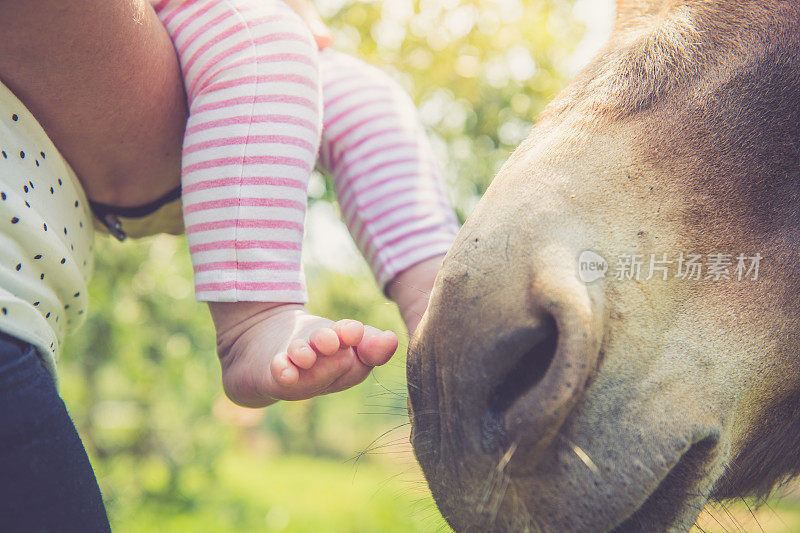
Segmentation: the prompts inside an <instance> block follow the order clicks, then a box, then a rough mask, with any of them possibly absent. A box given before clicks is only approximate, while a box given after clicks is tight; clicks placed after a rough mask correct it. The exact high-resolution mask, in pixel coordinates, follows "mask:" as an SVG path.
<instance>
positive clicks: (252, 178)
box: [156, 0, 321, 302]
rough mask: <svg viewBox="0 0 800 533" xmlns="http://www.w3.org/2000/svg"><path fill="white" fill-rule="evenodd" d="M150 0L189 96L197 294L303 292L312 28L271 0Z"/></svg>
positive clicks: (255, 296) (312, 104)
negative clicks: (154, 0)
mask: <svg viewBox="0 0 800 533" xmlns="http://www.w3.org/2000/svg"><path fill="white" fill-rule="evenodd" d="M156 10H157V12H158V13H159V17H160V18H161V20H162V22H163V23H164V25H165V26H166V28H167V30H168V32H169V33H170V35H171V37H172V39H173V42H174V43H175V47H176V49H177V51H178V55H179V57H180V63H181V68H182V70H183V75H184V80H185V87H186V93H187V97H188V101H189V113H190V116H189V121H188V124H187V129H186V136H185V139H184V147H183V163H182V164H183V176H182V186H183V206H184V221H185V224H186V235H187V239H188V242H189V250H190V253H191V256H192V263H193V265H194V269H195V292H196V296H197V298H198V299H199V300H205V301H270V302H304V301H306V300H307V296H306V291H305V284H304V281H303V275H302V269H301V265H300V259H301V244H302V237H303V227H304V226H303V225H304V218H305V210H306V189H307V184H308V179H309V177H310V175H311V171H312V169H313V166H314V162H315V159H316V154H317V149H318V145H319V135H320V122H321V110H320V89H319V72H318V66H317V48H316V45H315V43H314V40H313V38H312V37H311V35H310V33H309V31H308V29H307V28H306V26H305V24H304V23H303V22H302V21H301V20H300V18H299V17H298V16H296V15H295V13H294V12H292V11H291V10H290V9H289V8H288V7H287V6H286V5H285V4H284V3H283V2H281V1H279V0H196V1H176V0H172V1H170V0H166V1H162V2H161V3H159V4H157V5H156Z"/></svg>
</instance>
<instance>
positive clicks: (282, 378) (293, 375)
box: [269, 352, 300, 385]
mask: <svg viewBox="0 0 800 533" xmlns="http://www.w3.org/2000/svg"><path fill="white" fill-rule="evenodd" d="M269 371H270V374H272V379H274V380H275V382H276V383H278V384H280V385H294V384H295V383H297V381H298V380H299V379H300V371H299V370H297V367H296V366H294V364H292V362H291V361H290V360H289V356H288V354H287V353H286V352H283V353H279V354H278V355H276V356H275V357H273V358H272V361H271V362H270V364H269Z"/></svg>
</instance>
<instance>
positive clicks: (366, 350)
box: [356, 326, 398, 366]
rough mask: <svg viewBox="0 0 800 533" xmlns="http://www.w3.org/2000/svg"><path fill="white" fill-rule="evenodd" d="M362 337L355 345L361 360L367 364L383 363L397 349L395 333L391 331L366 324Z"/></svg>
mask: <svg viewBox="0 0 800 533" xmlns="http://www.w3.org/2000/svg"><path fill="white" fill-rule="evenodd" d="M365 328H366V332H365V333H364V339H363V340H362V341H361V343H359V345H358V347H357V350H356V351H357V353H358V357H359V359H361V362H363V363H364V364H365V365H367V366H379V365H382V364H385V363H386V362H387V361H389V359H391V358H392V355H394V352H395V350H397V344H398V341H397V335H395V334H394V332H392V331H381V330H379V329H377V328H373V327H371V326H366V327H365Z"/></svg>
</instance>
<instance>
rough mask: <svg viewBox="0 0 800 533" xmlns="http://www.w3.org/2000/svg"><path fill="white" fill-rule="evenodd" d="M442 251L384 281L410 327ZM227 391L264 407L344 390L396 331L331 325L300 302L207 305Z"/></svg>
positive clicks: (380, 359) (380, 357)
mask: <svg viewBox="0 0 800 533" xmlns="http://www.w3.org/2000/svg"><path fill="white" fill-rule="evenodd" d="M441 262H442V256H439V257H434V258H432V259H428V260H427V261H423V262H421V263H418V264H417V265H414V266H413V267H411V268H409V269H407V270H405V271H403V272H402V273H400V274H398V276H397V277H396V278H395V280H394V281H392V282H390V284H389V290H388V292H389V296H390V297H391V298H392V299H393V300H394V301H396V302H397V303H398V305H399V306H400V312H401V315H402V316H403V319H404V320H405V323H406V327H407V328H408V331H409V332H413V331H414V329H416V326H417V324H419V320H420V318H421V317H422V314H423V313H424V312H425V308H426V307H427V303H428V294H429V291H430V288H431V287H432V286H433V280H434V278H435V276H436V272H437V271H438V269H439V265H441ZM209 309H211V316H212V317H213V319H214V324H215V326H216V328H217V351H218V353H219V357H220V361H221V363H222V371H223V377H222V382H223V386H224V388H225V393H226V394H227V395H228V397H229V398H230V399H231V400H233V401H234V402H236V403H238V404H239V405H243V406H245V407H263V406H266V405H269V404H272V403H274V402H276V401H277V400H302V399H306V398H311V397H314V396H319V395H321V394H329V393H332V392H338V391H341V390H344V389H348V388H350V387H352V386H354V385H357V384H359V383H361V382H362V381H364V380H365V379H366V378H367V376H368V375H369V373H370V372H371V371H372V368H373V367H376V366H379V365H382V364H384V363H386V362H387V361H389V359H390V358H391V356H392V355H393V354H394V352H395V350H397V344H398V341H397V335H395V334H394V333H393V332H391V331H380V330H378V329H376V328H373V327H371V326H365V325H363V324H361V323H360V322H358V321H356V320H349V319H344V320H340V321H338V322H333V321H332V320H329V319H327V318H323V317H318V316H314V315H312V314H310V313H308V311H306V309H305V307H304V306H303V305H300V304H291V303H267V302H233V303H217V302H211V303H209Z"/></svg>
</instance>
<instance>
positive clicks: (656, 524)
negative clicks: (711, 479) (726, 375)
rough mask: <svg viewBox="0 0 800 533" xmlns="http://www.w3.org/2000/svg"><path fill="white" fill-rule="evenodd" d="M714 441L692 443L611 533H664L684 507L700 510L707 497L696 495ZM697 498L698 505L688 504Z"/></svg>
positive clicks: (711, 437) (679, 515) (704, 475)
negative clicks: (645, 526) (658, 531)
mask: <svg viewBox="0 0 800 533" xmlns="http://www.w3.org/2000/svg"><path fill="white" fill-rule="evenodd" d="M717 441H718V437H717V436H715V435H713V434H712V435H711V436H707V437H705V438H703V439H701V440H698V441H695V442H694V443H693V444H692V445H691V447H690V448H689V449H688V450H687V451H686V452H685V453H683V454H682V455H681V456H680V457H679V458H678V460H677V461H675V462H674V463H673V464H672V465H671V466H670V467H668V468H667V469H666V471H665V473H664V477H663V479H662V480H661V482H660V483H659V484H658V486H657V487H656V488H655V489H654V490H653V491H652V492H651V493H650V494H649V496H648V497H647V499H646V500H645V501H644V502H643V503H642V504H641V505H640V506H639V507H638V508H636V509H634V510H633V511H632V512H631V514H630V515H629V516H627V517H626V518H625V519H624V520H623V521H622V523H620V524H619V525H617V526H616V527H615V528H614V529H613V531H612V533H622V532H626V533H628V532H633V531H645V530H644V529H642V528H643V524H647V531H656V530H662V529H663V530H667V529H669V528H670V526H672V525H673V524H675V522H677V521H679V520H680V519H681V518H682V517H683V516H682V515H683V513H684V511H685V508H686V506H687V505H689V504H692V505H693V506H694V505H699V506H704V505H705V503H706V501H707V500H708V498H707V496H704V495H702V494H700V493H699V488H700V487H699V485H700V484H701V483H702V482H703V480H704V479H705V478H706V476H707V473H708V469H709V467H710V465H711V464H712V463H713V460H714V456H715V450H716V447H717ZM698 498H701V499H702V501H701V502H700V501H698V502H692V500H697V499H698Z"/></svg>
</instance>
